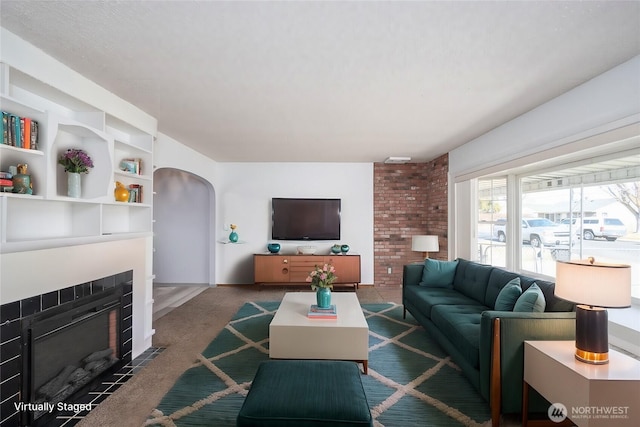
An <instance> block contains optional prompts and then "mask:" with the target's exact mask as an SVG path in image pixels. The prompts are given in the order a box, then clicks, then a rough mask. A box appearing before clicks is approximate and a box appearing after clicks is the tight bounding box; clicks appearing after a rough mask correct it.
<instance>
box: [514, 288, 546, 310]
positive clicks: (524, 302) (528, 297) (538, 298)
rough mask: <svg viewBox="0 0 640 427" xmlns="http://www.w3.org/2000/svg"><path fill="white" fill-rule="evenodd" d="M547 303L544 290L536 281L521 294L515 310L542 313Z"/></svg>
mask: <svg viewBox="0 0 640 427" xmlns="http://www.w3.org/2000/svg"><path fill="white" fill-rule="evenodd" d="M546 305H547V304H546V302H545V299H544V294H543V293H542V290H541V289H540V288H539V287H538V285H537V284H536V283H534V284H533V285H531V286H529V289H527V290H526V291H524V292H523V293H522V295H520V298H518V301H516V305H515V306H514V307H513V311H521V312H536V313H542V312H543V311H544V308H545V306H546Z"/></svg>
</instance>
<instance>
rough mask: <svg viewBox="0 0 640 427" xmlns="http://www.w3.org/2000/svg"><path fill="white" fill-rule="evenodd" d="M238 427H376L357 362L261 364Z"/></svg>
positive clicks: (318, 361)
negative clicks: (374, 426)
mask: <svg viewBox="0 0 640 427" xmlns="http://www.w3.org/2000/svg"><path fill="white" fill-rule="evenodd" d="M236 425H237V426H238V427H275V426H277V427H289V426H291V427H320V426H327V427H329V426H331V427H335V426H339V427H351V426H353V427H361V426H373V420H372V418H371V412H370V410H369V404H368V402H367V397H366V396H365V394H364V388H363V387H362V380H361V379H360V368H359V367H358V365H357V364H356V363H355V362H344V361H329V360H269V361H265V362H262V364H260V366H259V367H258V372H256V376H255V378H254V379H253V382H252V384H251V388H250V389H249V394H248V395H247V397H246V399H245V401H244V404H243V405H242V408H241V409H240V413H239V414H238V418H237V424H236Z"/></svg>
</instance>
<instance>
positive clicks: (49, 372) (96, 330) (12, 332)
mask: <svg viewBox="0 0 640 427" xmlns="http://www.w3.org/2000/svg"><path fill="white" fill-rule="evenodd" d="M132 280H133V271H132V270H130V271H126V272H123V273H119V274H115V275H112V276H108V277H103V278H100V279H97V280H93V281H91V282H87V283H82V284H78V285H76V286H71V287H67V288H64V289H60V290H58V291H53V292H49V293H46V294H43V295H37V296H34V297H30V298H26V299H23V300H21V301H15V302H11V303H7V304H3V305H2V306H0V328H1V330H0V356H1V358H0V360H1V365H0V401H1V403H0V404H1V407H0V412H1V413H2V422H1V425H0V427H9V426H11V427H13V426H43V425H47V423H48V422H50V420H51V419H52V418H53V417H55V416H56V413H57V412H59V411H58V409H60V408H62V406H61V405H71V406H73V405H74V404H76V406H77V407H79V405H80V404H79V403H76V402H82V401H83V400H82V398H83V396H84V395H86V394H87V392H88V391H89V390H90V389H91V388H92V387H94V386H95V385H97V384H100V381H101V379H102V378H103V377H105V376H109V375H111V373H113V372H115V371H117V370H118V369H119V368H120V367H122V366H124V365H125V364H127V363H129V362H130V361H131V354H132V296H133V294H132ZM25 405H26V406H25ZM47 405H48V406H47Z"/></svg>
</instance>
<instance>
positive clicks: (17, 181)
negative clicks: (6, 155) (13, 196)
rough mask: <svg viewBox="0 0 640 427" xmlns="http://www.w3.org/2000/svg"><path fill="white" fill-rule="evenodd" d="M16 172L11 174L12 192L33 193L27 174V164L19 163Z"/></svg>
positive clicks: (29, 177)
mask: <svg viewBox="0 0 640 427" xmlns="http://www.w3.org/2000/svg"><path fill="white" fill-rule="evenodd" d="M17 171H18V173H17V174H15V175H13V178H12V180H13V192H14V193H18V194H33V183H32V182H31V175H28V174H27V164H26V163H24V164H19V165H18V168H17Z"/></svg>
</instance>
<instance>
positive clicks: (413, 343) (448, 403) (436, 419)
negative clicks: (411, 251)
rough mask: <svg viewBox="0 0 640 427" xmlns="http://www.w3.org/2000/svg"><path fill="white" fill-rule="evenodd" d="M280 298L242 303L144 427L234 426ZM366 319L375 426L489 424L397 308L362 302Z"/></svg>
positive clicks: (368, 389) (434, 347)
mask: <svg viewBox="0 0 640 427" xmlns="http://www.w3.org/2000/svg"><path fill="white" fill-rule="evenodd" d="M279 305H280V302H278V301H276V302H251V303H246V304H245V305H243V306H242V307H241V308H240V310H239V311H238V312H237V313H236V314H235V315H234V317H233V319H232V320H231V321H230V322H229V324H227V325H226V326H225V328H224V329H223V330H222V331H221V332H220V334H219V335H218V336H217V337H215V339H214V340H213V341H212V342H211V343H210V344H209V345H208V346H207V348H206V349H205V350H204V351H203V352H202V353H201V354H199V355H197V359H198V360H197V362H196V363H194V365H193V366H192V367H191V368H189V369H188V370H187V371H185V372H184V373H183V374H182V375H181V376H180V378H179V379H178V380H177V381H176V384H175V385H174V386H173V387H172V388H171V390H169V392H168V393H167V394H166V395H165V396H164V397H163V399H162V401H161V402H160V403H159V404H158V407H157V408H156V409H154V410H153V412H152V413H151V415H150V416H149V418H148V419H147V421H146V422H145V425H146V426H165V427H187V426H189V427H191V426H215V427H234V426H235V425H236V416H237V414H238V412H239V411H240V407H241V406H242V403H243V401H244V398H245V396H246V395H247V392H248V389H249V386H250V385H251V381H252V379H253V377H254V375H255V373H256V370H257V368H258V365H259V364H260V362H262V361H264V360H268V359H269V323H270V322H271V319H272V318H273V316H274V314H275V312H276V310H277V309H278V306H279ZM362 309H363V312H364V315H365V318H366V319H367V323H368V324H369V375H362V383H363V385H364V389H365V393H366V395H367V400H368V402H369V407H370V408H371V414H372V416H373V419H374V426H376V427H409V426H415V425H421V426H443V427H444V426H446V427H449V426H488V425H490V424H491V422H490V418H491V414H490V411H489V406H488V404H487V403H486V402H485V401H484V400H483V399H482V397H480V395H479V394H478V393H477V392H476V391H475V389H474V388H473V386H472V385H471V384H470V383H469V382H468V381H467V379H466V378H465V377H464V375H462V373H461V372H460V369H459V368H458V367H457V366H456V365H455V364H454V363H453V362H452V361H451V360H450V358H449V356H448V355H447V354H446V353H445V352H444V350H442V349H441V348H440V346H439V345H438V344H437V343H436V342H435V341H433V340H432V339H431V338H430V337H429V336H428V334H427V333H426V331H425V330H424V329H423V328H422V327H421V326H420V325H418V324H417V322H416V321H415V320H414V319H413V318H412V317H411V315H410V314H409V313H407V318H406V319H403V318H402V306H401V305H397V304H393V303H383V304H362Z"/></svg>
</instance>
